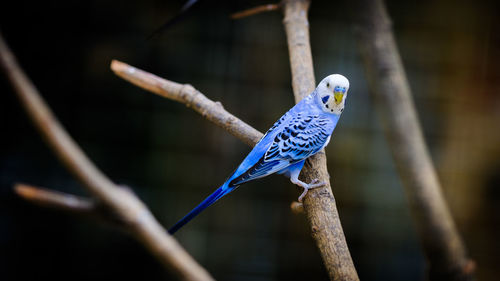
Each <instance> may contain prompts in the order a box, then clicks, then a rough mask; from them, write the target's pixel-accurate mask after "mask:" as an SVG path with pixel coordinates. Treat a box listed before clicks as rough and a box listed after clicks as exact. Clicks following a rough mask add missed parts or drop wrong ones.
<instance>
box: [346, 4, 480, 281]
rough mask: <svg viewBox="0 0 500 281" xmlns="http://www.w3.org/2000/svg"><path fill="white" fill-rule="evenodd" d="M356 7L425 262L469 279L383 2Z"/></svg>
mask: <svg viewBox="0 0 500 281" xmlns="http://www.w3.org/2000/svg"><path fill="white" fill-rule="evenodd" d="M354 10H355V11H357V13H359V12H360V11H363V12H362V13H359V14H360V15H361V18H360V19H359V26H358V28H357V29H356V34H357V40H358V45H359V48H360V51H361V54H362V57H363V60H364V64H365V70H366V75H367V78H368V81H369V85H370V88H371V92H372V94H373V95H374V98H375V104H376V107H377V111H378V112H379V114H380V115H381V117H382V119H383V124H384V127H385V132H386V136H387V139H388V141H389V143H390V148H391V151H392V155H393V158H394V160H395V163H396V166H397V169H398V171H399V173H400V175H401V178H402V181H403V184H404V187H405V190H406V194H407V197H408V200H409V203H410V208H411V210H412V215H413V217H414V221H415V224H416V226H417V230H418V236H419V238H420V240H421V243H422V246H423V249H424V252H425V255H426V257H427V260H428V263H429V273H428V274H429V279H430V280H471V279H473V271H474V266H473V262H472V261H470V260H469V259H468V257H467V254H466V250H465V246H464V244H463V242H462V239H461V238H460V235H459V234H458V231H457V229H456V227H455V224H454V222H453V219H452V217H451V215H450V212H449V211H448V207H447V205H446V203H445V200H444V198H443V195H442V193H441V186H440V184H439V181H438V178H437V175H436V171H435V169H434V166H433V164H432V161H431V158H430V156H429V151H428V150H427V147H426V145H425V142H424V137H423V134H422V129H421V127H420V124H419V121H418V117H417V113H416V110H415V106H414V104H413V100H412V98H411V91H410V87H409V84H408V81H407V78H406V74H405V72H404V69H403V65H402V62H401V58H400V56H399V52H398V49H397V46H396V43H395V41H394V36H393V33H392V31H391V24H390V19H389V17H388V15H387V12H386V10H385V7H384V4H383V2H382V1H381V0H376V1H371V0H361V1H358V6H357V8H355V9H354Z"/></svg>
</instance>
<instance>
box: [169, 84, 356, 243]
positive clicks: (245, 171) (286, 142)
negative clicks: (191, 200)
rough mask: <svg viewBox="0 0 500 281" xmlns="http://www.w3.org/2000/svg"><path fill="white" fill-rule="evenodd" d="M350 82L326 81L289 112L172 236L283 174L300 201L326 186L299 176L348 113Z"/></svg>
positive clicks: (188, 215) (189, 214) (178, 223)
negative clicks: (247, 187)
mask: <svg viewBox="0 0 500 281" xmlns="http://www.w3.org/2000/svg"><path fill="white" fill-rule="evenodd" d="M348 90H349V80H347V78H346V77H344V76H343V75H341V74H332V75H329V76H327V77H325V78H324V79H323V80H321V82H320V83H319V84H318V86H317V87H316V89H315V90H314V91H313V92H312V93H311V94H309V95H308V96H306V97H305V98H303V99H302V100H301V101H300V102H299V103H297V104H296V105H295V106H294V107H292V108H291V109H290V110H289V111H288V112H286V113H285V114H284V115H283V116H282V117H281V118H280V119H279V120H278V121H276V123H274V125H273V126H272V127H271V128H270V129H269V130H268V131H267V132H266V133H265V134H264V136H262V138H261V139H260V140H259V141H258V142H257V144H256V145H255V146H254V148H253V149H252V151H250V153H249V154H248V155H247V156H246V157H245V159H244V160H243V161H242V162H241V164H240V165H239V166H238V168H237V169H236V170H235V171H234V172H233V174H232V175H231V176H230V177H229V178H228V179H227V180H226V181H225V182H224V183H223V184H222V185H221V186H220V187H219V188H217V189H216V190H215V191H214V192H213V193H212V194H211V195H209V196H208V197H207V198H206V199H205V200H203V201H202V202H201V203H200V204H199V205H198V206H196V207H195V208H194V209H193V210H192V211H191V212H189V213H188V214H187V215H186V216H184V217H183V218H182V219H180V220H179V221H178V222H177V223H176V224H175V225H174V226H172V227H171V228H170V229H169V230H168V232H169V233H170V234H173V233H175V232H176V231H177V230H179V229H180V228H181V227H183V226H184V225H185V224H186V223H188V222H189V221H190V220H192V219H193V218H194V217H195V216H197V215H198V214H199V213H201V212H202V211H203V210H205V209H206V208H207V207H209V206H210V205H212V204H214V203H215V202H216V201H217V200H219V199H221V198H222V197H223V196H225V195H227V194H228V193H230V192H231V191H233V190H235V189H236V188H237V187H238V186H240V185H242V184H244V183H248V182H250V181H253V180H256V179H259V178H262V177H266V176H269V175H271V174H275V173H277V174H282V175H285V176H286V177H288V178H289V179H290V181H291V182H292V183H293V184H296V185H298V186H300V187H302V188H303V189H304V191H303V192H302V194H301V195H300V196H299V198H298V201H299V202H302V199H303V198H304V196H305V195H306V194H307V191H308V190H309V189H312V188H317V187H320V186H324V185H325V184H326V183H325V182H319V180H318V179H315V180H313V181H311V182H310V183H305V182H303V181H301V180H299V174H300V171H301V170H302V167H303V166H304V162H305V160H306V159H307V158H308V157H311V156H312V155H314V154H316V153H318V152H319V151H320V150H321V149H323V148H324V147H326V146H327V145H328V143H329V142H330V138H331V135H332V133H333V130H334V129H335V126H336V125H337V122H338V121H339V118H340V115H341V114H342V112H343V111H344V106H345V101H346V97H347V91H348Z"/></svg>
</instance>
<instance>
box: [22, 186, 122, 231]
mask: <svg viewBox="0 0 500 281" xmlns="http://www.w3.org/2000/svg"><path fill="white" fill-rule="evenodd" d="M14 191H15V192H16V193H17V195H19V196H20V197H21V198H23V199H25V200H26V201H28V202H31V203H33V204H35V205H39V206H41V207H46V208H51V209H56V210H60V211H65V212H68V213H71V214H74V215H78V216H82V217H88V218H93V219H97V220H99V221H102V222H105V223H108V224H109V225H112V226H117V227H119V228H120V229H122V230H126V223H125V222H124V221H123V220H122V219H121V217H120V216H117V215H116V214H115V213H113V212H112V211H111V210H108V209H107V208H106V207H105V206H103V205H102V204H99V203H98V202H96V201H95V200H93V199H88V198H83V197H79V196H76V195H72V194H67V193H63V192H58V191H54V190H50V189H45V188H41V187H35V186H31V185H27V184H22V183H17V184H15V185H14Z"/></svg>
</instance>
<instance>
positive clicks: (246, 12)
mask: <svg viewBox="0 0 500 281" xmlns="http://www.w3.org/2000/svg"><path fill="white" fill-rule="evenodd" d="M282 5H283V1H281V2H279V3H277V4H267V5H261V6H257V7H254V8H250V9H247V10H243V11H240V12H237V13H234V14H232V15H231V18H232V19H233V20H238V19H242V18H246V17H249V16H253V15H256V14H260V13H263V12H272V11H276V10H278V9H279V8H281V6H282Z"/></svg>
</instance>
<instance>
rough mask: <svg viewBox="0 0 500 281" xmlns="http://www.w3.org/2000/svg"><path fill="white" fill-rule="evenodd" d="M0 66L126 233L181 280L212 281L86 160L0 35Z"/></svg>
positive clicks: (33, 117) (65, 157) (68, 164)
mask: <svg viewBox="0 0 500 281" xmlns="http://www.w3.org/2000/svg"><path fill="white" fill-rule="evenodd" d="M0 64H1V66H2V68H3V69H4V71H5V74H6V75H7V77H8V78H9V80H10V82H11V83H12V85H13V87H14V89H15V91H16V93H17V95H18V97H19V99H20V101H21V104H22V105H23V106H24V108H25V109H26V111H27V113H28V115H29V116H30V117H31V120H32V121H33V123H34V124H35V127H36V128H37V129H38V130H39V132H40V134H41V135H42V136H43V137H44V138H45V140H46V141H47V142H48V143H49V145H50V146H51V147H52V150H53V151H54V152H55V153H56V155H57V156H58V157H59V159H60V160H61V161H62V162H63V164H64V165H65V166H66V167H67V168H68V169H69V170H70V172H72V173H73V174H74V175H75V177H76V178H78V179H79V180H80V181H81V182H82V183H83V184H84V185H85V186H86V187H87V189H88V190H89V191H90V192H91V193H92V194H93V195H94V196H95V197H96V198H98V199H99V201H100V202H102V204H104V205H105V206H106V207H108V208H109V209H110V210H113V211H114V212H115V213H116V214H117V215H119V216H120V217H121V218H122V220H123V221H124V222H126V225H127V228H128V230H129V231H130V232H131V233H132V234H133V235H134V236H135V237H136V238H137V239H138V240H139V241H140V242H142V243H143V244H144V245H145V246H146V248H147V249H148V250H149V251H151V252H152V253H153V254H154V255H155V256H156V257H157V259H158V260H159V261H160V262H161V263H162V264H163V265H164V266H165V267H167V268H169V269H170V270H171V271H172V272H174V273H176V274H177V275H178V276H179V277H180V278H182V279H183V280H213V279H212V277H211V276H210V275H209V274H208V272H207V271H206V270H205V269H204V268H202V267H201V266H200V265H198V264H197V263H196V261H195V260H194V259H193V258H192V257H191V256H190V255H189V254H188V253H187V252H186V251H185V250H184V249H183V248H182V247H181V246H180V245H179V244H178V243H177V241H176V240H175V239H174V238H173V237H171V236H170V235H168V234H167V232H166V231H165V230H164V229H163V228H162V227H161V226H160V224H159V223H158V222H157V221H156V219H155V218H154V217H153V215H152V214H151V213H150V211H149V210H148V209H147V208H146V206H145V205H144V204H143V203H142V202H141V201H140V200H139V199H138V198H137V197H136V196H135V195H134V194H133V193H131V192H130V191H128V190H127V189H124V188H120V187H119V186H117V185H115V184H114V183H113V182H111V180H109V179H108V178H107V177H106V176H105V175H104V174H103V173H102V172H101V171H99V170H98V169H97V167H95V166H94V164H93V163H92V162H91V161H90V160H89V159H88V158H87V156H86V155H85V154H84V152H83V151H82V150H81V149H80V147H79V146H78V145H77V144H76V143H75V141H74V140H73V139H72V138H71V137H70V136H69V134H68V133H67V132H66V131H65V130H64V128H63V127H62V126H61V125H60V123H59V122H58V121H57V119H56V118H55V116H54V115H53V114H52V112H51V110H50V108H49V107H48V106H47V105H46V104H45V102H44V100H43V99H42V98H41V96H40V95H39V93H38V91H37V89H36V88H35V86H34V85H33V84H32V82H31V81H30V80H29V79H28V77H27V76H26V75H25V74H24V72H23V71H22V70H21V68H20V67H19V66H18V64H17V62H16V60H15V58H14V55H13V54H12V53H11V51H10V50H9V48H8V47H7V44H6V43H5V42H4V40H3V37H2V36H1V35H0Z"/></svg>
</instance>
